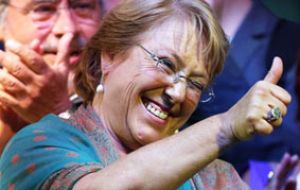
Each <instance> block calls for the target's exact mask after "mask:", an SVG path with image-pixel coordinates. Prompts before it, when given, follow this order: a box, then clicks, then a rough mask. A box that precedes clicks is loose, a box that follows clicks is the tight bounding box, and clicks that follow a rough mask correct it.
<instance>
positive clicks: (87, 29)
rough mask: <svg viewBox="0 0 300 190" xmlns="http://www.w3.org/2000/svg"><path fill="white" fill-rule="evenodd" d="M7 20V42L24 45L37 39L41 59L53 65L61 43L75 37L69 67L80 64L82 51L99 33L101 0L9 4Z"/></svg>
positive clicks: (12, 0)
mask: <svg viewBox="0 0 300 190" xmlns="http://www.w3.org/2000/svg"><path fill="white" fill-rule="evenodd" d="M6 10H7V12H6V15H5V19H4V23H3V24H4V27H3V37H4V41H7V40H9V39H13V40H16V41H18V42H20V43H22V44H24V45H29V44H31V43H32V42H33V41H34V40H36V39H38V40H39V41H40V42H41V44H40V49H41V50H42V51H41V52H42V55H43V57H44V58H45V60H46V61H47V63H49V64H52V63H53V62H54V61H55V58H56V55H57V47H58V43H59V40H60V39H61V38H62V36H64V34H66V33H73V34H74V36H75V37H74V39H73V41H72V43H71V48H70V49H71V50H70V51H71V52H70V59H69V61H70V64H71V65H74V64H75V63H77V62H78V60H79V56H80V52H81V51H80V50H81V49H82V47H83V45H84V44H85V43H86V42H87V40H88V39H89V38H90V37H91V36H92V35H93V34H94V33H95V32H96V30H97V28H98V26H99V23H100V22H99V21H100V6H99V3H98V0H10V1H9V5H7V8H6Z"/></svg>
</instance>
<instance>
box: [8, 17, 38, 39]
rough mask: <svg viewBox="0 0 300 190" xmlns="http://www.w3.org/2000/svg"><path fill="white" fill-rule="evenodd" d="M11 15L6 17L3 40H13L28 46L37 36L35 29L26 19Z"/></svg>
mask: <svg viewBox="0 0 300 190" xmlns="http://www.w3.org/2000/svg"><path fill="white" fill-rule="evenodd" d="M11 14H12V13H10V15H6V18H7V20H6V21H5V23H4V24H5V27H4V38H6V39H9V38H13V39H15V40H17V41H19V42H21V43H23V44H29V43H30V42H31V41H32V40H33V37H34V36H36V34H37V30H36V27H35V26H34V25H33V24H32V22H31V21H29V20H28V18H27V17H26V18H24V17H19V16H14V15H11Z"/></svg>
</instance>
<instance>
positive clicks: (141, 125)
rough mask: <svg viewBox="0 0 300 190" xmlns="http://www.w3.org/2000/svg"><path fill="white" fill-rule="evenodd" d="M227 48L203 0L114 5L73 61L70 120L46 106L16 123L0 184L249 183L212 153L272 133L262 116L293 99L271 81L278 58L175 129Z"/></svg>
mask: <svg viewBox="0 0 300 190" xmlns="http://www.w3.org/2000/svg"><path fill="white" fill-rule="evenodd" d="M227 49H228V43H227V40H226V38H225V35H224V33H223V31H222V30H221V28H220V26H219V24H218V23H217V22H216V19H215V17H214V15H213V14H212V13H211V10H210V9H209V7H208V5H207V4H206V3H205V2H202V1H199V0H151V1H144V0H128V1H125V2H124V3H122V4H120V5H118V6H117V7H115V8H114V9H113V10H112V11H111V12H110V13H109V14H108V15H107V16H106V17H105V19H104V21H103V23H102V25H101V27H100V29H99V30H98V32H97V33H96V34H95V35H94V36H93V38H92V39H91V40H90V41H89V42H88V43H87V45H86V47H85V49H84V52H83V57H82V61H81V63H80V64H79V67H78V68H77V71H76V74H75V75H76V76H75V86H76V91H77V92H78V94H79V95H80V96H82V98H83V100H84V105H83V106H82V107H80V108H79V109H78V111H77V112H75V113H74V115H73V116H72V117H71V118H70V119H69V120H62V119H59V118H57V117H55V116H53V115H49V116H46V117H45V118H44V119H42V120H41V121H40V122H38V123H36V124H33V125H31V126H29V127H26V128H25V129H24V130H22V131H20V132H19V133H18V134H17V135H16V136H15V137H14V139H13V140H12V141H11V142H10V143H9V145H8V146H7V148H6V149H5V151H4V153H3V155H2V158H1V160H0V172H1V174H2V178H1V180H0V188H1V189H2V188H3V189H6V188H11V187H14V188H15V189H50V188H53V189H72V188H74V189H178V188H179V189H182V190H183V189H221V188H223V189H224V188H225V189H247V188H248V187H247V185H245V184H244V183H243V181H242V180H241V179H240V178H239V176H238V175H237V173H236V172H235V170H234V169H233V168H232V167H231V166H230V165H229V164H227V163H225V162H223V161H220V160H215V159H216V157H217V156H218V153H219V152H220V151H221V150H222V149H223V148H225V147H226V146H228V145H230V144H232V143H233V142H236V141H237V139H238V140H243V139H247V138H250V137H251V136H252V135H253V134H255V133H260V134H269V133H271V132H272V130H273V128H274V127H277V126H279V125H280V123H281V122H282V118H281V117H280V118H277V119H276V120H274V121H269V120H267V119H266V118H267V117H268V115H269V114H268V113H271V112H269V111H270V110H272V108H275V107H276V109H277V110H278V111H279V112H280V116H284V115H285V113H286V105H287V104H288V103H289V102H290V96H289V94H288V93H287V92H286V91H285V90H283V89H282V88H280V87H278V86H276V85H275V84H276V82H277V81H278V80H279V78H280V76H281V72H282V63H281V60H280V59H275V61H274V65H273V67H272V69H271V70H270V74H268V75H267V76H266V79H265V80H263V81H259V82H258V83H257V84H256V85H255V86H253V87H252V88H251V89H250V90H249V92H248V93H247V94H246V95H245V97H244V98H242V99H241V100H240V101H239V102H238V103H237V104H236V105H235V106H233V107H232V108H231V109H230V110H228V111H227V112H225V113H222V114H219V115H216V116H213V117H211V118H208V119H206V120H203V121H201V122H198V123H196V124H195V125H193V126H191V127H189V128H188V129H186V130H184V131H182V132H179V133H176V132H175V131H176V130H177V129H179V128H180V127H181V126H182V125H183V124H184V123H185V122H186V120H187V119H188V118H189V117H190V115H191V114H192V112H193V111H194V109H195V107H196V106H197V104H198V102H199V101H201V100H203V99H201V97H202V95H203V93H204V91H205V89H207V88H208V86H209V84H210V83H211V82H212V80H213V78H214V77H215V75H216V74H217V73H219V72H220V71H221V69H222V67H223V62H224V59H225V56H226V52H227ZM212 94H213V93H212V92H211V93H210V95H211V96H213V95H212ZM274 94H276V97H275V96H274ZM205 100H206V99H205ZM204 105H205V104H204ZM270 105H271V106H272V107H270ZM116 182H117V183H116Z"/></svg>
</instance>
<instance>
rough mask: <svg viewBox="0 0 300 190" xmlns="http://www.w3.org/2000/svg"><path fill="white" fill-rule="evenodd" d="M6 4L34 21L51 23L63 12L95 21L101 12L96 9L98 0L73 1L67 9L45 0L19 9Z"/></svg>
mask: <svg viewBox="0 0 300 190" xmlns="http://www.w3.org/2000/svg"><path fill="white" fill-rule="evenodd" d="M3 3H4V4H6V5H7V6H10V7H12V8H15V9H16V10H18V11H19V12H21V13H22V14H25V15H29V16H30V17H31V18H32V20H33V21H37V22H40V21H43V22H44V21H50V20H53V18H56V17H57V16H58V14H59V12H60V11H61V10H69V11H70V12H71V13H72V15H74V17H75V18H76V19H79V20H80V19H81V20H89V19H93V20H95V19H96V18H97V17H98V15H100V13H99V11H100V10H98V9H97V8H96V7H97V4H99V3H98V0H73V1H70V3H69V5H68V6H67V7H59V6H58V1H57V0H44V1H37V2H33V3H30V4H28V5H27V6H26V7H23V8H22V7H18V6H17V5H14V4H12V3H11V2H9V0H5V1H3Z"/></svg>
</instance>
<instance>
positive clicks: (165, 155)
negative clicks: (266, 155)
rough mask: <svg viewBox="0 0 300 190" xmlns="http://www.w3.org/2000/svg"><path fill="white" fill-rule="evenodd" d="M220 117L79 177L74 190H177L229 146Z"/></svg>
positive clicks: (199, 123) (212, 118) (205, 121)
mask: <svg viewBox="0 0 300 190" xmlns="http://www.w3.org/2000/svg"><path fill="white" fill-rule="evenodd" d="M221 117H222V115H218V116H214V117H211V118H209V119H207V120H204V121H201V122H198V123H196V124H195V125H193V126H191V127H189V128H187V129H186V130H184V131H182V132H180V133H178V134H176V135H173V136H171V137H170V138H166V139H163V140H160V141H157V142H155V143H152V144H150V145H147V146H144V147H142V148H140V149H138V150H137V151H134V152H132V153H131V154H129V155H127V156H126V157H124V158H122V159H120V160H118V161H117V162H116V163H114V164H112V165H110V166H108V167H107V168H105V169H103V170H101V171H99V172H97V173H94V174H90V175H87V176H86V177H84V178H82V179H81V180H79V182H78V183H77V184H76V186H75V189H176V188H178V187H179V186H180V185H181V184H182V183H183V182H184V181H186V180H187V179H188V178H190V177H191V176H193V174H195V173H196V172H197V171H199V170H200V169H201V168H203V167H205V166H206V165H207V164H208V163H210V162H211V161H213V160H214V159H215V158H216V157H217V156H218V154H219V152H220V150H221V149H222V148H223V147H225V146H227V145H228V143H230V141H229V140H228V141H227V140H223V137H222V136H223V131H221V129H222V123H221ZM224 139H226V138H224ZM116 182H117V183H116Z"/></svg>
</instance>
